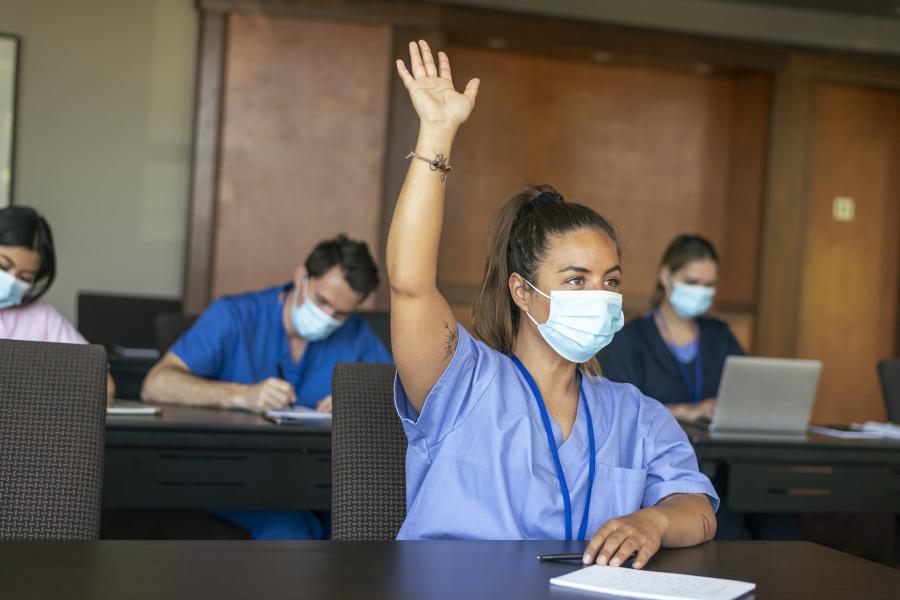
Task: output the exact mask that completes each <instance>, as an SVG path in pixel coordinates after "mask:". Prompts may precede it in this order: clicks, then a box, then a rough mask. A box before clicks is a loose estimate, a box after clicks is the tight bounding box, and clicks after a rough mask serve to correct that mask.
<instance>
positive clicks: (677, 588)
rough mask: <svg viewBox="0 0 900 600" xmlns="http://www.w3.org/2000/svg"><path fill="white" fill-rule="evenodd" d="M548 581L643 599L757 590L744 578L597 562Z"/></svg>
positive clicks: (712, 598)
mask: <svg viewBox="0 0 900 600" xmlns="http://www.w3.org/2000/svg"><path fill="white" fill-rule="evenodd" d="M550 583H551V584H552V585H559V586H562V587H569V588H574V589H577V590H585V591H588V592H599V593H602V594H607V595H610V596H616V597H619V598H642V599H646V600H689V599H690V600H734V599H735V598H740V597H741V596H743V595H745V594H747V593H749V592H752V591H753V590H754V589H756V584H754V583H748V582H746V581H733V580H731V579H714V578H712V577H697V576H695V575H681V574H678V573H658V572H656V571H639V570H637V569H625V568H622V567H601V566H600V565H593V566H590V567H585V568H584V569H581V570H579V571H575V572H574V573H569V574H568V575H563V576H562V577H555V578H553V579H551V580H550Z"/></svg>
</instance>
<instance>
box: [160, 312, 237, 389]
mask: <svg viewBox="0 0 900 600" xmlns="http://www.w3.org/2000/svg"><path fill="white" fill-rule="evenodd" d="M236 339H237V323H236V321H235V316H234V315H233V314H232V311H231V309H230V307H229V305H228V300H227V299H221V300H217V301H215V302H213V303H212V304H211V305H210V306H209V308H207V309H206V310H205V311H204V312H203V314H202V315H201V316H200V318H199V319H198V320H197V322H196V323H195V324H194V326H193V327H191V328H190V329H189V330H188V331H187V333H185V334H184V335H183V336H181V338H179V339H178V341H177V342H175V345H174V346H172V348H171V350H170V351H171V352H172V353H174V354H175V355H177V356H178V358H180V359H181V360H183V361H184V364H186V365H187V367H188V369H190V371H191V373H193V374H194V375H197V376H198V377H206V378H215V377H216V376H217V375H218V374H219V372H220V370H221V368H222V363H223V361H224V358H225V356H226V354H227V352H229V351H230V350H231V349H232V348H233V347H234V345H235V343H236Z"/></svg>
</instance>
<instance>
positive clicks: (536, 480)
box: [387, 42, 718, 568]
mask: <svg viewBox="0 0 900 600" xmlns="http://www.w3.org/2000/svg"><path fill="white" fill-rule="evenodd" d="M435 58H437V60H435ZM410 59H411V71H412V72H411V73H410V71H408V70H407V68H406V66H405V65H404V63H403V62H402V61H397V70H398V72H399V74H400V77H401V78H402V79H403V82H404V84H405V86H406V88H407V90H408V91H409V94H410V97H411V99H412V103H413V106H414V107H415V110H416V112H417V113H418V115H419V119H420V129H419V138H418V142H417V144H416V147H415V150H414V151H413V152H410V154H409V155H408V156H407V158H408V159H409V160H410V167H409V172H408V174H407V176H406V180H405V182H404V184H403V188H402V190H401V192H400V197H399V198H398V200H397V206H396V209H395V211H394V216H393V221H392V223H391V229H390V233H389V235H388V243H387V271H388V277H389V280H390V288H391V336H392V342H393V343H392V346H393V351H394V358H395V361H396V365H397V371H398V378H397V381H396V384H395V403H396V409H397V412H398V414H399V416H400V419H401V421H402V424H403V428H404V430H405V432H406V435H407V438H408V440H409V446H408V451H407V460H406V481H407V484H406V490H407V507H408V508H407V515H406V520H405V522H404V523H403V526H402V527H401V529H400V532H399V534H398V537H399V538H400V539H425V538H456V539H493V540H511V539H557V540H559V539H566V540H585V541H587V540H590V542H589V543H588V544H587V547H586V550H585V552H584V554H583V557H582V558H583V560H584V562H585V563H594V562H598V563H600V564H609V565H612V566H619V565H622V564H623V563H624V562H625V561H626V560H628V558H629V557H630V556H632V555H636V558H635V559H634V563H633V566H634V567H636V568H641V567H643V566H644V565H646V564H647V561H648V560H649V559H650V557H651V556H652V555H653V554H654V553H655V552H656V550H657V549H658V548H660V547H661V546H668V547H674V546H691V545H694V544H699V543H702V542H704V541H707V540H709V539H711V538H712V536H713V534H714V533H715V528H716V518H715V515H714V512H713V511H714V509H715V507H716V506H717V505H718V498H717V496H716V494H715V491H714V490H713V488H712V485H711V484H710V482H709V480H708V479H707V478H706V477H705V476H704V475H703V474H701V473H700V472H699V471H698V469H697V459H696V456H695V455H694V451H693V449H692V448H691V445H690V443H688V440H687V437H686V436H685V434H684V432H683V431H682V430H681V428H680V427H679V426H678V424H677V422H676V421H675V419H674V418H672V415H671V413H669V411H667V410H666V409H665V408H664V407H663V406H662V405H661V404H659V403H658V402H656V401H654V400H651V399H650V398H648V397H646V396H644V395H643V394H641V393H640V392H639V391H638V390H637V389H636V388H635V387H633V386H629V385H622V384H616V383H612V382H610V381H608V380H607V379H604V378H602V377H600V376H599V374H598V364H597V362H596V360H595V358H594V355H595V354H596V353H597V352H598V351H599V350H600V349H601V348H602V347H604V346H605V345H606V344H608V343H609V341H610V339H612V337H613V335H614V334H615V333H616V332H617V331H618V330H619V329H620V328H621V327H622V323H623V321H624V319H623V316H622V296H621V294H620V293H619V290H620V285H621V278H622V275H621V268H620V262H621V261H620V259H621V246H620V243H619V238H618V235H617V234H616V231H615V229H614V228H613V227H612V226H611V225H610V224H609V222H608V221H606V220H605V219H604V218H603V217H601V216H600V215H598V214H597V213H596V212H594V211H593V210H591V209H590V208H587V207H585V206H581V205H578V204H571V203H568V202H566V201H565V200H563V198H562V196H561V195H560V194H559V193H557V192H556V191H555V190H553V189H552V188H550V187H549V186H539V187H535V188H529V189H527V190H525V191H524V192H522V193H521V194H518V195H516V196H514V197H513V198H512V199H511V200H510V201H509V202H507V203H506V205H505V206H504V207H503V208H502V209H501V210H500V214H499V215H498V216H497V218H496V219H495V220H494V222H493V224H492V226H491V231H490V235H489V237H490V240H489V250H488V257H487V265H486V268H485V272H484V276H483V279H482V283H481V286H480V292H479V293H478V295H477V297H476V299H475V302H474V304H473V307H472V324H473V327H472V330H473V333H471V334H470V333H469V332H468V331H467V330H466V329H465V328H464V327H463V326H462V325H460V324H458V323H457V321H456V317H455V316H454V314H453V311H452V310H451V308H450V305H449V304H448V303H447V300H446V299H445V298H444V297H443V296H442V295H441V293H440V292H439V291H438V288H437V282H436V279H437V264H438V246H439V243H440V238H441V229H442V222H443V209H444V193H445V185H446V180H447V179H448V177H451V175H450V158H451V149H452V145H453V139H454V137H455V135H456V132H457V129H458V128H459V126H460V125H462V123H463V122H464V121H466V119H467V118H468V117H469V114H470V113H471V111H472V109H473V107H474V105H475V97H476V95H477V93H478V85H479V82H478V80H472V81H470V82H469V84H468V85H467V86H466V88H465V92H464V93H458V92H456V91H455V89H454V86H453V82H452V78H451V74H450V64H449V61H448V59H447V56H446V55H445V54H443V53H440V54H438V56H437V57H434V56H433V55H432V53H431V50H430V49H429V48H428V45H427V44H426V43H425V42H419V43H418V44H416V43H411V44H410ZM482 160H487V161H501V160H504V157H502V156H496V157H489V156H485V157H483V158H482ZM464 176H466V174H465V173H460V174H457V173H456V172H455V171H454V172H453V175H452V177H464Z"/></svg>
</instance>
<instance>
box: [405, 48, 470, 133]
mask: <svg viewBox="0 0 900 600" xmlns="http://www.w3.org/2000/svg"><path fill="white" fill-rule="evenodd" d="M409 60H410V65H411V66H412V74H411V75H410V72H409V71H408V70H407V69H406V65H405V64H404V63H403V61H402V60H398V61H397V72H398V73H399V74H400V78H401V79H402V80H403V85H405V86H406V89H407V91H408V92H409V97H410V98H411V99H412V103H413V107H414V108H415V109H416V113H417V114H418V115H419V120H420V121H421V123H422V126H423V127H435V128H440V129H446V130H448V131H455V130H456V129H457V128H458V127H459V126H460V125H462V124H463V123H464V122H465V121H466V119H468V118H469V115H470V114H471V113H472V108H474V107H475V97H476V96H477V95H478V84H479V83H480V82H479V80H478V79H473V80H471V81H470V82H469V83H468V84H467V85H466V89H465V91H464V92H463V93H461V94H460V93H459V92H457V91H456V89H455V88H454V87H453V76H452V75H451V73H450V59H448V58H447V55H446V54H444V53H443V52H438V63H439V64H438V65H435V64H434V57H433V56H432V54H431V49H430V48H429V47H428V44H427V43H426V42H425V41H424V40H419V42H418V43H416V42H410V43H409Z"/></svg>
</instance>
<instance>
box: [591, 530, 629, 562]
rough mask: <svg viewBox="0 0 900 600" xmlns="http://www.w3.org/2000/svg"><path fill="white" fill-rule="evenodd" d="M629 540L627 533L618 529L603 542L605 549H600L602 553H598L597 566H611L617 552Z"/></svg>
mask: <svg viewBox="0 0 900 600" xmlns="http://www.w3.org/2000/svg"><path fill="white" fill-rule="evenodd" d="M626 539H627V534H626V532H625V531H622V530H621V529H618V530H616V531H614V532H613V533H612V534H611V535H610V536H609V537H608V538H606V541H605V542H603V547H602V548H600V551H599V552H598V553H597V564H598V565H606V564H609V563H610V561H611V560H612V559H613V557H615V555H616V551H617V550H618V549H619V547H620V546H621V545H622V543H623V542H625V540H626ZM610 566H613V567H615V566H618V565H610Z"/></svg>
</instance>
